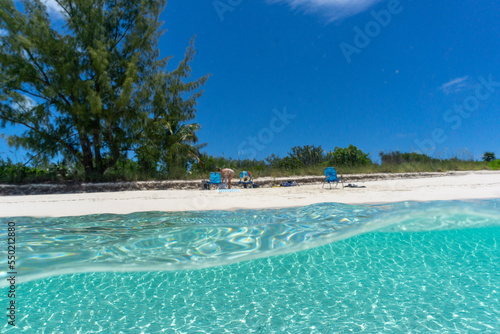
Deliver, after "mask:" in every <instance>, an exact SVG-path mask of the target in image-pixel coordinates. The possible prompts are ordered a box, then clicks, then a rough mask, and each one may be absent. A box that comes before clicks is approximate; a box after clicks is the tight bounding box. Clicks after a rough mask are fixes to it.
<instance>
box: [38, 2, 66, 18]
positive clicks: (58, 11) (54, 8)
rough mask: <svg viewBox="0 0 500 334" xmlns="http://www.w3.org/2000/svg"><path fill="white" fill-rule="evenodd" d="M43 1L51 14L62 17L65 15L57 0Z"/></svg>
mask: <svg viewBox="0 0 500 334" xmlns="http://www.w3.org/2000/svg"><path fill="white" fill-rule="evenodd" d="M42 2H43V3H45V6H47V11H48V12H49V14H51V15H53V16H55V17H57V18H61V17H62V16H63V12H62V8H61V6H59V4H58V3H57V2H55V0H42Z"/></svg>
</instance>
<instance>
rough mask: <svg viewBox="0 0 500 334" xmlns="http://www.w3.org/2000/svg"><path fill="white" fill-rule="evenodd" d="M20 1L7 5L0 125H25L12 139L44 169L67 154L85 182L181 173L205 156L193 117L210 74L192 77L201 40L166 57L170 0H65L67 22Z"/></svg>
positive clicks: (0, 56) (0, 21)
mask: <svg viewBox="0 0 500 334" xmlns="http://www.w3.org/2000/svg"><path fill="white" fill-rule="evenodd" d="M16 3H17V2H16ZM16 3H15V2H14V1H12V0H2V2H1V5H0V28H1V30H2V34H0V45H1V47H0V125H1V126H2V127H5V126H6V125H13V126H21V127H22V128H23V129H24V132H21V131H20V133H21V134H19V135H13V136H10V137H9V138H8V141H9V144H10V145H12V146H14V147H16V148H20V147H22V148H24V149H26V150H28V151H29V154H30V160H32V161H33V162H34V163H35V164H37V165H38V164H42V165H45V167H44V168H46V169H47V168H49V167H47V166H49V161H53V160H54V159H55V158H61V157H62V159H63V160H64V161H67V163H68V164H69V165H72V166H73V167H74V168H75V169H76V170H78V177H81V176H82V175H81V172H82V171H83V177H84V178H85V179H86V180H102V179H105V178H107V177H108V176H109V175H108V174H111V175H115V174H116V173H118V175H120V177H122V176H123V175H127V173H132V174H131V175H135V177H138V176H139V177H141V178H142V177H143V176H146V175H152V176H154V175H156V174H157V173H161V174H169V173H174V174H175V173H176V171H177V170H179V169H184V170H185V168H186V167H187V166H188V165H189V164H190V163H192V160H193V159H194V160H197V159H198V158H197V156H198V154H199V149H200V148H201V147H202V145H201V146H199V145H196V143H197V141H198V139H197V137H196V134H195V132H196V131H197V130H199V128H200V126H199V124H196V123H189V122H190V121H192V120H193V119H194V117H195V114H196V101H197V99H198V98H199V97H200V96H201V94H202V91H200V87H201V86H202V85H203V84H204V83H205V82H206V80H207V76H205V77H202V78H200V79H198V80H196V81H191V82H185V81H184V80H185V79H186V78H188V77H189V76H190V73H191V69H190V66H189V63H190V61H191V60H192V59H193V56H194V53H195V49H194V46H193V41H191V44H190V46H189V47H188V48H187V51H186V54H185V57H184V59H183V60H182V61H181V62H180V64H179V65H178V67H177V68H176V69H174V70H173V71H167V70H166V66H167V63H168V60H169V59H170V58H169V57H166V58H162V59H160V58H159V50H158V42H159V39H160V37H161V35H162V33H163V31H162V30H161V29H160V26H161V22H160V21H159V20H158V18H159V15H160V13H161V12H162V10H163V8H164V6H165V3H166V1H165V0H155V1H151V0H146V1H139V0H116V1H97V0H82V1H76V2H75V1H70V0H60V1H58V2H57V3H58V4H59V5H60V6H61V8H62V9H63V11H64V16H62V17H63V19H64V21H65V22H64V28H60V27H54V26H53V24H52V22H51V19H50V18H49V15H48V13H47V9H46V6H45V5H44V4H43V2H41V1H37V0H26V1H23V2H22V8H23V11H19V10H18V8H17V4H16ZM130 157H133V161H134V162H131V161H130V160H129V159H130ZM49 169H50V168H49ZM7 170H10V167H9V168H7ZM19 170H23V171H24V172H22V173H21V172H19V173H20V174H19V175H30V177H31V175H32V174H33V173H32V172H30V171H29V170H25V168H24V167H19ZM138 171H140V172H138ZM14 174H15V173H14ZM14 174H13V173H12V172H9V175H14ZM35 174H37V173H35ZM16 175H17V174H16ZM12 177H13V176H12ZM18 179H19V177H18V176H16V177H14V178H13V180H18Z"/></svg>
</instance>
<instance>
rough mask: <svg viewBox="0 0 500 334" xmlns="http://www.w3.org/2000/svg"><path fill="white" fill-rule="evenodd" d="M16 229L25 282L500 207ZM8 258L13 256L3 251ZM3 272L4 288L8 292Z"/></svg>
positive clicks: (401, 226)
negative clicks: (63, 274)
mask: <svg viewBox="0 0 500 334" xmlns="http://www.w3.org/2000/svg"><path fill="white" fill-rule="evenodd" d="M1 221H2V224H1V226H2V231H1V233H2V236H1V238H3V239H5V238H6V234H7V231H6V228H5V227H6V226H7V224H6V223H7V222H8V221H14V222H16V235H17V247H16V251H17V254H16V256H17V258H18V259H19V262H18V263H17V264H18V267H17V271H18V279H19V281H20V282H26V281H30V280H33V279H36V278H40V277H46V276H53V275H57V274H62V273H77V272H97V271H152V270H153V271H155V270H160V271H163V270H180V269H196V268H204V267H213V266H219V265H225V264H229V263H234V262H239V261H243V260H250V259H255V258H261V257H267V256H271V255H277V254H284V253H290V252H296V251H299V250H304V249H309V248H312V247H317V246H320V245H324V244H327V243H331V242H335V241H339V240H343V239H346V238H350V237H353V236H357V235H360V234H363V233H367V232H371V231H375V230H378V231H384V232H405V231H407V232H415V231H436V230H450V229H465V228H480V227H488V226H499V225H500V200H498V199H497V200H479V201H445V202H424V203H422V202H404V203H395V204H384V205H346V204H338V203H322V204H315V205H310V206H306V207H298V208H287V209H273V210H238V211H205V212H177V213H172V212H149V213H134V214H130V215H89V216H82V217H71V218H32V217H15V218H3V219H1ZM0 256H2V257H3V258H6V256H7V254H6V249H1V250H0ZM5 276H6V273H5V272H2V273H0V286H5V285H6V283H5V282H6V280H5Z"/></svg>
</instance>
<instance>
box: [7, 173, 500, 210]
mask: <svg viewBox="0 0 500 334" xmlns="http://www.w3.org/2000/svg"><path fill="white" fill-rule="evenodd" d="M347 182H348V183H349V181H347ZM356 184H357V185H359V186H365V187H366V188H344V189H342V187H341V186H339V187H337V188H332V189H329V186H328V185H326V186H325V189H322V184H321V183H316V184H307V185H301V186H298V187H279V188H256V189H241V191H239V192H229V193H226V192H222V193H219V192H218V191H217V190H201V186H200V190H150V191H123V192H106V193H84V194H56V195H26V196H2V197H0V217H21V216H35V217H42V216H46V217H64V216H82V215H89V214H102V213H116V214H127V213H133V212H147V211H203V210H235V209H263V208H284V207H294V206H304V205H310V204H315V203H324V202H337V203H346V204H362V203H390V202H403V201H434V200H462V199H484V198H500V172H484V171H483V172H470V173H469V174H466V175H456V176H443V177H432V178H419V179H397V180H379V181H366V182H356Z"/></svg>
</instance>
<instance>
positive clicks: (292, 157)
mask: <svg viewBox="0 0 500 334" xmlns="http://www.w3.org/2000/svg"><path fill="white" fill-rule="evenodd" d="M380 158H381V163H380V164H378V163H373V162H372V160H371V159H370V158H369V156H368V154H366V153H363V152H362V151H361V150H360V149H358V148H357V147H355V146H353V145H350V146H349V147H347V148H339V147H336V148H335V150H334V151H333V152H332V151H329V152H327V153H325V151H324V150H323V149H322V148H321V146H318V147H316V146H307V145H306V146H297V147H293V148H292V149H291V150H290V152H289V153H288V155H287V156H285V157H283V158H280V157H278V156H276V155H274V154H273V155H271V156H269V157H267V158H266V159H265V160H256V159H254V160H250V159H243V160H240V159H231V158H225V157H214V156H211V155H208V154H206V153H201V154H199V155H198V157H197V158H196V159H194V158H191V157H189V156H183V157H182V159H185V160H184V162H185V165H180V164H179V165H177V166H176V168H171V169H168V170H167V169H166V170H161V169H155V168H145V167H144V164H141V163H139V162H138V161H136V160H133V159H122V160H120V161H119V162H118V163H117V164H115V166H113V167H112V168H110V169H108V170H107V171H106V172H105V173H104V174H103V175H102V176H101V177H100V178H98V179H94V180H93V181H141V180H144V181H146V180H179V179H201V178H208V176H209V174H210V172H214V171H216V170H217V167H227V168H232V169H234V170H235V171H236V173H237V174H239V172H240V171H243V170H250V171H251V172H252V174H253V175H254V177H262V176H272V177H288V176H306V175H318V176H319V175H323V174H324V168H325V167H328V166H333V167H336V168H337V171H338V172H339V173H340V174H344V175H345V174H371V173H412V172H445V171H465V170H484V169H491V170H500V160H495V161H492V162H485V161H474V160H472V159H458V158H456V157H455V158H451V159H437V158H432V157H429V156H427V155H425V154H419V153H401V152H398V151H396V152H389V153H385V152H382V153H380ZM179 161H181V160H179ZM335 161H337V163H335ZM84 180H85V170H84V169H83V168H82V166H81V165H78V164H71V163H67V162H61V163H50V164H38V165H37V166H36V167H27V166H24V165H22V164H14V163H12V162H11V161H2V160H0V182H1V183H14V184H16V183H17V184H19V183H32V182H71V181H76V182H81V181H84Z"/></svg>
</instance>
